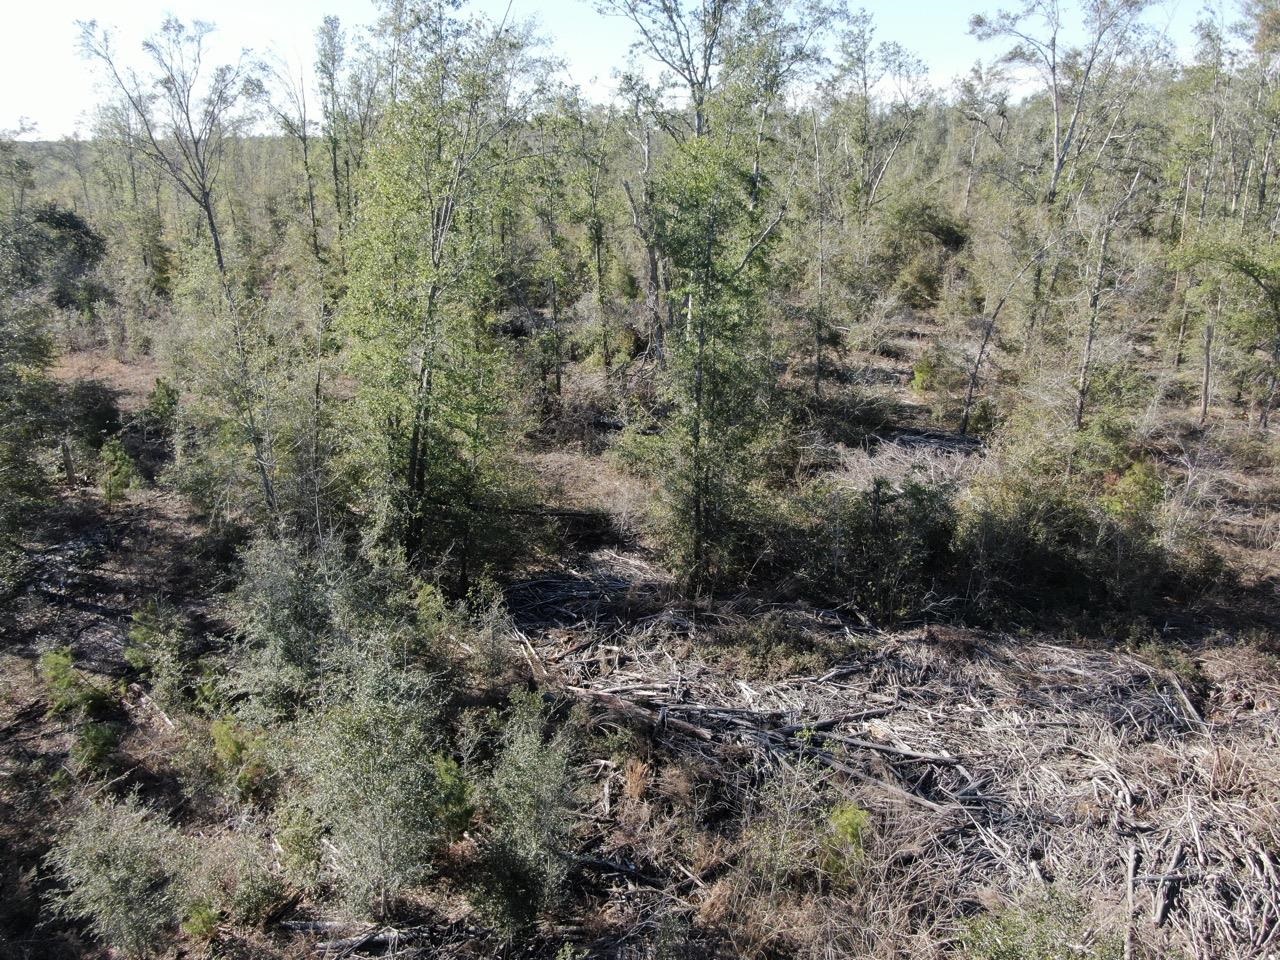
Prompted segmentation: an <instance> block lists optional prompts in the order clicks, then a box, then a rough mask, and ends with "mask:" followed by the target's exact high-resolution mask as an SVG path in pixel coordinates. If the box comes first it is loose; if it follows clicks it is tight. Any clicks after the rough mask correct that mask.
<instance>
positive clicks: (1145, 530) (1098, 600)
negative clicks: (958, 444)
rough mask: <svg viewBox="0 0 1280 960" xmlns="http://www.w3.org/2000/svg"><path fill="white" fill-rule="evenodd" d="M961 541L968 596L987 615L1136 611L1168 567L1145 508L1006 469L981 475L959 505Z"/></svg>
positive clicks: (1154, 595) (1150, 598) (1155, 592)
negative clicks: (1117, 509) (1136, 510)
mask: <svg viewBox="0 0 1280 960" xmlns="http://www.w3.org/2000/svg"><path fill="white" fill-rule="evenodd" d="M1148 519H1149V518H1148ZM957 550H958V553H960V554H961V555H962V556H963V557H964V558H965V559H966V561H967V563H968V568H969V582H968V598H969V601H970V604H971V605H972V607H973V608H974V610H975V612H977V613H979V614H980V615H983V616H987V617H995V616H1011V617H1013V618H1015V619H1017V618H1019V616H1023V617H1025V615H1026V614H1028V613H1029V614H1031V615H1032V616H1033V617H1036V618H1044V617H1058V618H1060V617H1064V616H1065V617H1070V616H1075V615H1079V614H1082V613H1091V612H1107V611H1112V612H1116V611H1127V612H1140V611H1142V610H1145V609H1149V608H1150V607H1151V606H1152V604H1153V602H1154V601H1155V600H1156V599H1158V596H1159V591H1160V588H1161V587H1162V586H1163V585H1164V584H1165V583H1166V582H1167V581H1168V574H1169V566H1168V558H1167V557H1166V556H1165V555H1164V553H1163V551H1161V550H1160V549H1159V547H1158V546H1157V545H1156V544H1155V542H1154V541H1153V539H1152V537H1151V531H1150V528H1149V526H1146V525H1145V524H1144V518H1143V517H1141V516H1138V515H1136V514H1132V513H1131V514H1130V515H1129V516H1127V517H1126V518H1124V519H1121V518H1118V517H1116V516H1114V515H1112V514H1111V513H1109V512H1107V511H1106V510H1103V509H1098V508H1097V507H1096V506H1095V505H1094V501H1093V498H1092V497H1091V495H1090V494H1089V493H1088V492H1087V490H1086V489H1084V488H1082V487H1081V486H1080V485H1079V484H1078V483H1077V482H1075V481H1072V480H1068V479H1064V478H1061V477H1040V476H1035V475H1025V474H1023V475H1019V474H1016V473H1005V474H1002V475H1001V476H999V477H997V478H994V479H992V480H990V481H988V482H986V483H984V484H982V485H980V486H979V487H978V488H977V489H976V490H975V491H974V495H973V496H972V497H971V498H970V500H969V501H968V502H967V503H966V505H965V508H964V510H963V516H962V521H961V524H960V527H959V532H958V537H957Z"/></svg>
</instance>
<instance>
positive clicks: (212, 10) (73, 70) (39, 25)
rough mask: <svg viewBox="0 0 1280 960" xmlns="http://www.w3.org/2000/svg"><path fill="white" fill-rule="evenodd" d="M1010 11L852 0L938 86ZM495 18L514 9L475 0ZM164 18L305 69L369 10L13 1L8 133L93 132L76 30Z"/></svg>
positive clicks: (568, 22) (571, 48)
mask: <svg viewBox="0 0 1280 960" xmlns="http://www.w3.org/2000/svg"><path fill="white" fill-rule="evenodd" d="M510 3H511V12H512V15H513V16H514V17H517V18H520V19H524V18H530V17H532V18H536V19H537V20H538V21H539V22H540V23H541V26H542V33H543V34H544V35H545V36H547V37H548V38H550V40H551V41H552V42H551V46H552V49H553V50H554V51H555V52H556V53H557V54H558V55H559V56H560V57H561V58H563V59H564V60H565V62H566V64H567V67H568V71H569V74H570V76H571V78H572V80H573V81H574V82H575V83H578V84H579V85H580V86H582V87H583V88H584V89H586V90H590V91H597V92H604V91H607V89H609V85H610V77H611V74H612V72H613V70H614V69H615V68H617V67H620V66H622V65H623V64H624V63H625V61H626V58H627V49H628V45H629V42H630V37H631V32H630V30H629V29H628V26H627V24H626V23H625V22H624V21H622V20H619V19H616V18H604V17H600V16H599V15H597V14H596V13H595V11H594V10H593V8H592V6H591V4H590V3H589V2H588V0H541V2H539V0H510ZM1200 3H1201V0H1166V2H1165V3H1164V4H1163V5H1162V6H1160V7H1159V8H1158V9H1157V10H1156V12H1155V13H1154V14H1152V16H1151V17H1150V20H1151V23H1152V24H1153V25H1154V26H1157V27H1160V28H1162V29H1163V28H1166V27H1167V28H1168V29H1169V32H1170V35H1171V36H1172V37H1173V38H1174V39H1175V40H1176V41H1177V42H1178V43H1179V45H1180V46H1181V47H1183V48H1185V47H1187V45H1188V37H1189V36H1190V29H1191V25H1192V24H1193V22H1194V21H1195V18H1196V15H1197V12H1198V10H1199V7H1200ZM1001 5H1005V6H1011V5H1013V0H1004V2H1003V4H1002V3H1001V2H1000V0H996V2H988V0H910V2H909V0H865V2H863V3H861V4H859V3H858V2H857V0H851V3H850V6H851V7H855V8H856V7H858V6H864V7H865V8H866V9H867V10H868V11H870V12H871V13H872V15H873V16H874V17H875V21H876V24H877V35H878V37H879V38H880V39H884V40H896V41H897V42H899V43H901V44H902V45H903V46H905V47H907V48H908V49H910V50H912V51H914V52H915V53H917V54H918V55H919V56H920V57H922V58H923V59H924V60H925V62H926V63H927V64H929V67H930V70H931V75H932V78H933V80H934V82H935V84H937V85H939V86H947V85H949V83H950V81H951V79H952V78H954V77H955V76H957V75H959V74H961V73H964V72H965V71H966V70H967V69H968V67H969V66H970V65H971V64H972V63H973V62H974V61H975V60H977V59H979V58H981V59H990V58H991V57H993V56H994V55H995V54H996V53H997V52H998V50H997V48H996V47H995V46H993V45H991V44H980V43H978V42H977V41H975V40H974V39H973V38H972V37H970V36H969V35H968V33H967V29H968V20H969V17H970V15H971V14H973V13H975V12H979V11H990V10H992V9H994V8H996V7H998V6H1001ZM474 6H475V7H476V8H478V9H481V10H484V11H487V12H489V13H491V14H493V15H495V16H500V15H501V14H502V12H503V11H504V10H505V9H506V6H507V0H477V2H476V3H475V4H474ZM167 13H173V14H174V15H176V16H178V17H180V18H183V19H192V18H196V17H199V18H202V19H205V20H210V21H212V22H214V23H215V24H217V27H218V30H217V32H216V34H215V35H214V36H215V39H216V47H215V53H217V54H221V55H223V56H231V55H233V54H234V53H235V51H237V50H238V49H239V48H240V47H252V48H254V49H255V50H256V51H260V52H263V51H274V52H275V53H277V54H279V55H281V56H283V57H285V58H287V59H289V60H290V61H291V62H294V63H298V64H301V63H309V62H310V57H311V50H312V46H313V43H314V39H313V38H314V35H315V28H316V27H317V26H318V25H319V23H320V21H321V19H322V18H323V17H324V16H325V15H326V14H335V15H337V16H339V17H340V18H341V19H342V21H343V22H344V23H346V24H349V25H355V24H363V23H369V22H371V21H372V20H373V18H374V16H375V10H374V7H373V4H372V2H371V0H96V2H95V0H14V2H13V4H12V6H10V7H9V9H8V10H6V12H5V15H4V30H3V31H0V130H12V129H15V128H16V127H17V126H18V123H19V119H20V118H27V119H28V120H29V121H31V122H33V123H35V124H36V130H35V133H34V135H35V136H38V137H41V138H55V137H59V136H64V135H69V134H71V133H73V132H75V131H76V130H77V129H79V130H80V132H81V133H82V134H84V135H87V134H88V133H89V132H90V119H89V118H90V117H91V115H92V109H93V106H94V104H95V103H96V102H97V100H98V98H99V97H98V92H97V90H96V89H95V74H94V73H93V71H91V70H90V68H89V66H88V65H87V64H86V63H85V62H84V61H83V60H81V59H80V57H79V54H78V51H77V43H76V38H77V31H76V28H75V21H76V20H78V19H89V18H95V19H97V20H98V21H99V22H101V23H104V24H110V25H113V26H114V27H116V28H117V34H118V42H117V45H118V47H119V49H120V50H121V51H122V52H124V53H126V54H129V55H136V53H137V50H138V46H139V44H140V42H141V40H142V38H143V37H144V36H145V35H146V34H148V33H150V32H152V31H153V30H154V29H155V28H156V27H157V26H158V25H159V23H160V22H161V20H162V19H163V18H164V16H165V15H166V14H167Z"/></svg>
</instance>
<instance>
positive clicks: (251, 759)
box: [209, 717, 273, 801]
mask: <svg viewBox="0 0 1280 960" xmlns="http://www.w3.org/2000/svg"><path fill="white" fill-rule="evenodd" d="M209 736H210V738H211V739H212V741H213V755H214V757H215V758H216V759H217V761H218V766H219V772H220V773H221V775H222V777H223V778H224V779H225V780H226V781H227V782H229V783H230V784H231V785H232V786H233V787H234V788H235V792H236V795H237V796H238V797H239V798H240V799H241V800H246V801H260V800H263V799H264V798H265V797H266V795H267V794H268V793H269V791H270V789H271V786H272V778H273V771H272V769H271V765H270V763H269V762H268V759H267V754H266V750H265V744H264V736H263V735H262V734H261V733H253V732H250V731H248V730H246V729H245V728H244V727H243V726H242V725H240V724H238V723H236V722H235V721H234V720H231V719H229V718H227V717H220V718H218V719H217V720H214V721H213V723H212V724H210V725H209Z"/></svg>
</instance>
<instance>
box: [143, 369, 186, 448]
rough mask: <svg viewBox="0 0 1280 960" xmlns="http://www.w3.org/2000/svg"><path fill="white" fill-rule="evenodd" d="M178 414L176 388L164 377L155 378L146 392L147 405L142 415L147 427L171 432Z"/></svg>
mask: <svg viewBox="0 0 1280 960" xmlns="http://www.w3.org/2000/svg"><path fill="white" fill-rule="evenodd" d="M177 416H178V388H177V387H175V386H174V385H173V384H172V383H170V382H169V381H168V380H166V379H165V378H164V377H157V378H156V385H155V386H154V387H153V388H152V389H151V392H150V393H148V394H147V405H146V406H145V407H143V408H142V417H143V420H144V422H145V423H146V424H147V426H148V427H150V428H152V429H154V430H157V431H159V432H160V433H162V434H164V435H166V436H167V435H169V434H171V433H173V425H174V422H175V420H176V419H177Z"/></svg>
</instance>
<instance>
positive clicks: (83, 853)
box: [47, 796, 187, 957]
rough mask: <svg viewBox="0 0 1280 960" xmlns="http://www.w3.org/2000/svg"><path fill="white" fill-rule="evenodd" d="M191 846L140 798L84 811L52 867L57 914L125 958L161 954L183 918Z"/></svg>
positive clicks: (57, 848) (59, 845) (52, 855)
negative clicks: (81, 924) (184, 870)
mask: <svg viewBox="0 0 1280 960" xmlns="http://www.w3.org/2000/svg"><path fill="white" fill-rule="evenodd" d="M186 859H187V853H186V842H185V841H184V840H183V838H182V837H181V836H180V835H179V834H178V833H177V831H176V830H174V829H173V828H172V827H171V826H170V825H169V824H168V823H166V822H165V821H164V820H163V819H161V818H160V817H158V816H156V815H155V814H153V813H152V812H151V811H150V810H148V809H147V808H146V807H144V806H143V805H142V803H141V802H140V801H139V800H138V799H137V797H136V796H131V797H129V798H127V799H126V800H124V801H122V802H119V803H113V802H93V803H89V804H87V805H86V806H85V807H84V808H83V810H81V811H80V812H79V814H78V815H77V816H76V817H74V818H73V819H72V820H71V823H70V826H69V828H68V830H67V831H66V833H64V834H63V835H62V836H61V837H60V838H59V839H58V840H57V842H55V844H54V845H53V849H52V850H51V851H50V852H49V855H48V859H47V862H48V864H49V865H50V867H52V869H53V871H54V872H55V873H56V874H57V876H58V878H59V880H60V881H61V883H62V890H61V891H60V892H59V893H57V894H56V895H55V898H54V899H55V903H56V906H57V909H58V910H59V912H61V913H62V914H63V915H65V916H67V917H70V918H72V919H76V920H83V921H85V922H87V923H88V924H89V927H90V929H91V930H92V931H93V933H94V935H95V936H96V937H97V938H98V939H99V940H101V941H102V942H103V943H105V944H107V945H109V946H111V947H114V948H116V949H118V950H120V951H122V952H123V953H125V954H127V955H128V956H135V957H141V956H147V955H149V954H152V953H154V952H156V951H157V950H158V949H159V948H160V947H161V946H162V945H163V943H164V942H165V940H166V939H167V938H168V936H169V935H170V934H171V933H172V931H173V930H174V929H175V928H176V927H177V925H178V921H179V920H180V919H181V917H182V913H183V909H182V905H183V896H182V882H181V877H180V874H179V870H180V868H181V865H182V864H183V863H184V862H186Z"/></svg>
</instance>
